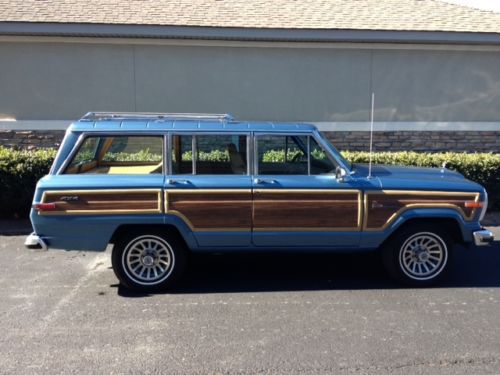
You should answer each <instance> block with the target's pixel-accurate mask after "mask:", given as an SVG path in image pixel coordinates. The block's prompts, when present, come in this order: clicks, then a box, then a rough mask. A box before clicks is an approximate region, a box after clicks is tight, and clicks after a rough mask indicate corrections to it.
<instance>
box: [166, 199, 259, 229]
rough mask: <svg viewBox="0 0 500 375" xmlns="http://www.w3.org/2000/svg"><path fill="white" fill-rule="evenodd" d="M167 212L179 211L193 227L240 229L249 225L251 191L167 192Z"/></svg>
mask: <svg viewBox="0 0 500 375" xmlns="http://www.w3.org/2000/svg"><path fill="white" fill-rule="evenodd" d="M165 200H166V210H165V211H166V213H167V214H168V213H171V214H180V216H181V217H183V218H184V219H186V220H187V221H188V224H189V225H190V226H191V227H192V229H193V230H228V229H229V230H241V231H250V230H251V227H252V193H251V191H250V190H245V191H242V192H238V191H224V190H222V191H220V192H214V191H210V192H208V191H200V192H193V191H190V192H183V191H177V190H176V191H168V192H167V193H166V199H165Z"/></svg>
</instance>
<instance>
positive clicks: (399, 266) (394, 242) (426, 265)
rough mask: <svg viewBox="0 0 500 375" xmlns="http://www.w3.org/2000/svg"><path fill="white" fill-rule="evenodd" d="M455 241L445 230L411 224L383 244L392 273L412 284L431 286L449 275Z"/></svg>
mask: <svg viewBox="0 0 500 375" xmlns="http://www.w3.org/2000/svg"><path fill="white" fill-rule="evenodd" d="M452 247H453V242H452V240H451V237H450V236H449V235H448V233H446V232H445V231H444V230H441V229H439V228H435V227H432V226H429V225H411V226H408V227H406V228H403V229H402V230H401V231H399V232H398V233H396V234H395V235H394V237H393V238H391V239H390V240H389V241H388V242H387V243H386V244H385V245H384V247H383V249H382V254H383V260H384V264H385V267H386V269H387V271H388V272H389V274H390V275H391V276H392V277H394V278H395V279H397V280H398V281H400V282H402V283H404V284H407V285H411V286H430V285H433V284H436V283H437V282H439V281H440V280H441V279H442V278H443V277H445V276H446V274H447V272H448V270H449V268H450V263H451V256H452Z"/></svg>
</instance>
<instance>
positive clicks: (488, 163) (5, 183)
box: [0, 147, 500, 218]
mask: <svg viewBox="0 0 500 375" xmlns="http://www.w3.org/2000/svg"><path fill="white" fill-rule="evenodd" d="M55 154H56V151H55V150H38V151H26V150H21V151H16V150H11V149H7V148H3V147H0V189H1V194H0V204H1V207H2V209H1V211H0V217H3V218H12V217H26V216H27V215H28V212H29V208H30V205H31V201H32V199H33V193H34V190H35V185H36V182H37V181H38V179H40V178H41V177H42V176H43V175H45V174H47V173H48V171H49V169H50V166H51V164H52V161H53V159H54V157H55ZM343 155H344V156H345V157H346V158H347V159H348V160H349V161H351V162H353V163H368V160H369V154H368V153H367V152H350V151H345V152H343ZM120 157H121V156H120ZM263 157H264V159H265V160H266V161H273V162H280V161H283V160H284V152H283V151H278V150H271V151H269V152H268V153H266V154H265V155H264V156H263ZM315 157H317V158H321V157H322V155H319V154H318V155H315ZM117 158H118V156H117ZM128 158H129V160H134V161H143V160H151V154H150V153H149V152H144V153H143V154H137V155H135V154H134V155H129V156H128ZM183 158H184V159H185V160H187V159H191V155H187V154H186V155H183ZM199 158H200V159H201V160H204V161H226V162H227V161H228V160H229V156H228V155H227V152H224V151H214V152H212V153H206V152H204V153H200V155H199ZM443 162H446V163H447V164H446V167H447V168H450V169H453V170H456V171H458V172H460V173H462V174H463V175H464V176H465V177H466V178H468V179H470V180H472V181H476V182H478V183H480V184H481V185H483V186H485V187H486V189H487V190H488V194H489V198H490V209H500V154H491V153H481V154H466V153H452V152H447V153H436V154H431V153H419V152H380V153H374V154H373V163H374V164H398V165H411V166H422V167H441V166H442V164H443Z"/></svg>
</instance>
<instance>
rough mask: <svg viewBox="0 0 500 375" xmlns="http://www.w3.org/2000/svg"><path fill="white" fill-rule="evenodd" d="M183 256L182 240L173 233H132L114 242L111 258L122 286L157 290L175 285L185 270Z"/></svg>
mask: <svg viewBox="0 0 500 375" xmlns="http://www.w3.org/2000/svg"><path fill="white" fill-rule="evenodd" d="M186 255H187V251H186V248H185V245H184V243H183V242H182V241H181V240H180V239H179V238H178V237H177V236H176V235H175V234H172V233H168V232H167V233H163V232H151V233H147V232H132V233H129V234H125V235H123V236H122V238H120V239H119V240H118V241H117V242H116V244H115V246H114V248H113V253H112V256H111V260H112V264H113V270H114V272H115V274H116V276H117V277H118V279H119V280H120V282H121V283H122V284H123V285H124V286H126V287H128V288H130V289H133V290H138V291H160V290H165V289H168V288H171V287H172V286H174V285H175V283H176V281H177V280H178V279H179V277H180V276H181V275H182V273H183V271H184V268H185V264H186Z"/></svg>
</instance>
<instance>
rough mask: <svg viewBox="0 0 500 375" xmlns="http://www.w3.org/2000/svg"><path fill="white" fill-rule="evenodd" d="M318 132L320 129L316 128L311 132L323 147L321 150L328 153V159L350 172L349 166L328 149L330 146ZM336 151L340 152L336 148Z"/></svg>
mask: <svg viewBox="0 0 500 375" xmlns="http://www.w3.org/2000/svg"><path fill="white" fill-rule="evenodd" d="M319 133H320V131H319V130H317V129H316V130H315V131H313V133H312V134H313V136H314V139H315V140H316V142H317V143H318V145H320V146H321V147H322V148H323V150H324V151H325V152H326V154H327V155H329V157H330V160H331V161H332V162H334V163H336V164H337V165H339V166H340V167H341V168H344V169H345V170H346V171H347V173H348V174H352V171H351V168H350V167H349V166H348V165H346V164H345V163H343V162H342V161H341V160H339V159H338V158H337V156H336V155H335V154H333V153H332V152H331V151H330V148H329V147H327V144H326V142H325V141H324V140H323V138H321V137H320V136H319ZM332 146H333V145H332ZM333 147H335V146H333ZM337 152H338V153H339V154H340V151H338V150H337Z"/></svg>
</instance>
